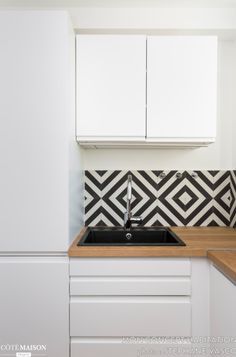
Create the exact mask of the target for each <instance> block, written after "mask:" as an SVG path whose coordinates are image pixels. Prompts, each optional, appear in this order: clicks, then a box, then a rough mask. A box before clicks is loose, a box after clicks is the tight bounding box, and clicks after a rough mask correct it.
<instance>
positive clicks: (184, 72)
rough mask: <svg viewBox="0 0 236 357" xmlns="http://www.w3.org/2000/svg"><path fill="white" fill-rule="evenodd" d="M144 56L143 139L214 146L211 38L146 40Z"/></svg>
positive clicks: (214, 52) (214, 83)
mask: <svg viewBox="0 0 236 357" xmlns="http://www.w3.org/2000/svg"><path fill="white" fill-rule="evenodd" d="M147 54H148V56H147V118H148V120H147V137H148V138H149V139H151V140H154V141H161V142H162V141H165V142H172V143H175V142H176V143H181V142H182V143H183V144H184V143H185V142H187V143H188V142H190V143H191V142H192V143H193V144H194V143H197V142H202V143H204V142H205V143H209V142H213V141H214V139H215V136H216V103H217V40H216V37H215V38H214V37H207V36H206V37H205V36H151V37H148V41H147Z"/></svg>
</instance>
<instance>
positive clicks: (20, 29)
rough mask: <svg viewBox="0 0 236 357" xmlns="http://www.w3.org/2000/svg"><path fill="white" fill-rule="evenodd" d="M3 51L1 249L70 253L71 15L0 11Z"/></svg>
mask: <svg viewBox="0 0 236 357" xmlns="http://www.w3.org/2000/svg"><path fill="white" fill-rule="evenodd" d="M0 52H1V55H0V78H1V80H0V98H1V100H0V101H1V105H0V117H1V120H0V135H1V139H0V167H1V177H0V197H1V199H0V216H1V224H0V251H1V252H26V251H27V252H38V251H40V252H55V251H57V252H59V251H64V252H66V251H67V248H68V244H69V241H70V240H69V234H70V238H72V236H73V237H74V235H75V234H76V233H77V232H78V230H79V227H78V226H79V222H80V217H79V212H78V211H79V209H78V207H80V204H79V198H80V192H79V189H78V188H77V187H78V182H80V176H79V164H78V161H79V159H78V156H79V152H78V144H77V143H76V142H75V140H74V136H75V124H74V122H75V109H74V101H75V94H74V87H75V35H74V32H73V29H72V27H71V25H70V20H69V16H68V14H67V13H66V12H65V11H12V10H11V11H1V12H0ZM81 191H82V190H81ZM70 192H72V193H73V194H72V195H71V196H70V197H69V195H70ZM69 198H70V199H69ZM69 211H70V217H69ZM81 217H82V215H81ZM72 221H73V222H72ZM69 232H70V233H69Z"/></svg>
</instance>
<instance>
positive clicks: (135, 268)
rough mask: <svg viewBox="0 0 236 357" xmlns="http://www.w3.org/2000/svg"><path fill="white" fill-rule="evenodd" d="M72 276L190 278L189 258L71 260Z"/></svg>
mask: <svg viewBox="0 0 236 357" xmlns="http://www.w3.org/2000/svg"><path fill="white" fill-rule="evenodd" d="M70 275H71V276H190V275H191V263H190V259H188V258H71V259H70Z"/></svg>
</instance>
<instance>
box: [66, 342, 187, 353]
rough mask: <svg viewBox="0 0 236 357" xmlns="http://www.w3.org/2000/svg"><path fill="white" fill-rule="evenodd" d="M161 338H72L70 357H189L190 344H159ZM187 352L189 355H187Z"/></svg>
mask: <svg viewBox="0 0 236 357" xmlns="http://www.w3.org/2000/svg"><path fill="white" fill-rule="evenodd" d="M161 340H162V338H158V337H157V338H155V337H154V338H153V337H150V338H149V337H147V338H141V339H139V338H136V337H134V338H133V337H131V338H127V340H126V339H125V338H124V339H122V338H119V337H118V338H72V341H71V357H79V356H82V357H95V356H103V357H111V356H112V357H121V356H125V357H127V356H129V357H141V356H165V357H173V356H174V355H175V354H176V356H177V355H178V354H179V353H180V351H181V352H182V353H183V354H184V356H185V357H189V356H191V344H190V342H188V341H186V342H184V343H174V342H173V341H174V338H172V339H171V340H170V342H169V343H168V342H166V340H167V339H164V342H162V343H161ZM188 352H189V353H188Z"/></svg>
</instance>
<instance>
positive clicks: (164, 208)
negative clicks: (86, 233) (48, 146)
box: [85, 170, 236, 226]
mask: <svg viewBox="0 0 236 357" xmlns="http://www.w3.org/2000/svg"><path fill="white" fill-rule="evenodd" d="M128 174H131V175H132V178H133V185H132V187H133V191H132V193H133V196H132V213H133V215H141V216H142V218H143V225H144V226H153V225H163V226H235V225H236V203H235V202H236V171H195V172H193V171H175V170H171V171H155V170H153V171H142V170H139V171H118V170H116V171H109V170H108V171H85V224H86V225H90V226H96V225H107V226H120V225H123V218H124V212H125V210H126V193H127V192H126V191H127V176H128Z"/></svg>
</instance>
